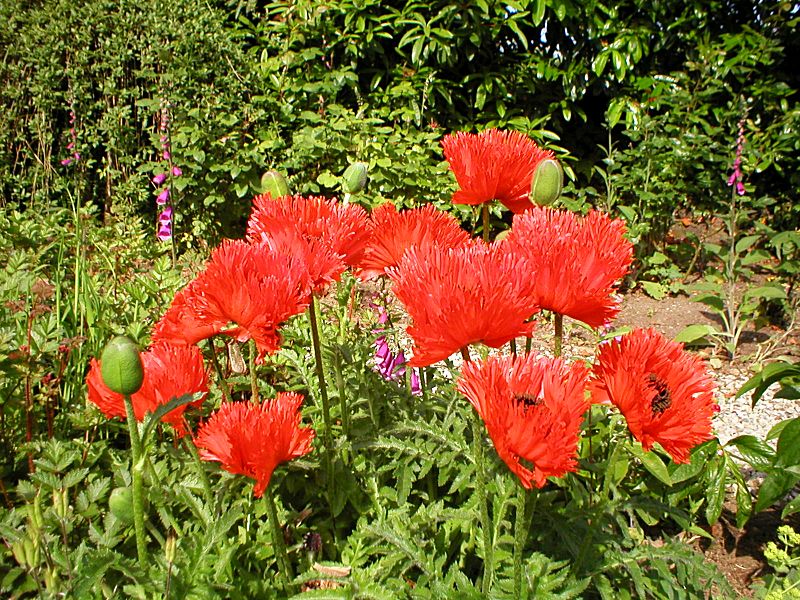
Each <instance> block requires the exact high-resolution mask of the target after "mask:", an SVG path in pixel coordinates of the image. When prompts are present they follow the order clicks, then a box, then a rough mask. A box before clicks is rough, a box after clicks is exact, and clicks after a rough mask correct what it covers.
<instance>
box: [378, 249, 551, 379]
mask: <svg viewBox="0 0 800 600" xmlns="http://www.w3.org/2000/svg"><path fill="white" fill-rule="evenodd" d="M521 268H522V267H521V266H520V262H519V260H518V259H517V258H515V257H514V256H511V255H510V254H501V253H499V252H498V251H497V249H496V248H495V247H490V246H487V245H486V244H484V243H483V242H480V241H478V240H476V241H474V242H472V243H470V244H468V245H465V246H461V247H457V248H443V247H441V246H439V245H437V244H433V245H427V246H419V247H417V246H414V247H411V248H409V249H408V250H407V251H406V253H405V255H404V256H403V258H402V260H401V261H400V264H399V265H398V266H397V267H393V268H390V269H388V270H387V273H388V274H389V277H391V279H392V281H393V283H394V285H393V291H394V294H395V295H396V296H397V298H398V299H399V300H400V302H402V303H403V304H404V305H405V308H406V311H407V312H408V314H409V316H410V317H411V319H412V321H413V323H412V325H410V326H409V327H408V328H407V331H408V333H409V335H410V336H411V337H412V338H413V340H414V356H413V358H412V359H411V360H410V361H409V364H410V365H411V366H412V367H424V366H428V365H432V364H433V363H435V362H438V361H440V360H443V359H445V358H447V357H448V356H450V355H451V354H453V353H455V352H458V351H460V350H461V349H462V348H466V347H467V346H468V345H469V344H472V343H475V342H483V343H484V344H486V345H487V346H491V347H493V348H498V347H500V346H501V345H503V344H505V343H506V342H508V341H509V340H511V339H512V338H516V337H518V336H523V335H530V333H531V330H532V329H533V323H526V319H528V317H530V316H531V315H532V314H533V313H535V312H536V311H537V310H538V309H537V307H536V306H535V305H534V304H532V302H531V300H530V289H529V288H528V287H526V284H525V282H524V280H522V279H521V278H520V277H519V273H520V270H521Z"/></svg>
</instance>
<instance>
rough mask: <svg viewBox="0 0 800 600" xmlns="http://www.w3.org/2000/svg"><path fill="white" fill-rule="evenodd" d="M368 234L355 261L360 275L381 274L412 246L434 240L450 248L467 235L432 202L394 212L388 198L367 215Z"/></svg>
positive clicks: (367, 276) (467, 238)
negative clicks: (368, 217) (363, 248)
mask: <svg viewBox="0 0 800 600" xmlns="http://www.w3.org/2000/svg"><path fill="white" fill-rule="evenodd" d="M369 234H370V235H369V241H368V242H367V247H366V250H365V252H364V259H363V260H362V261H361V262H360V263H359V265H358V266H359V268H360V271H359V276H360V277H361V278H362V279H370V278H372V277H377V276H379V275H383V274H384V273H385V272H386V269H387V268H388V267H396V266H397V265H398V263H399V262H400V259H401V258H403V254H404V253H405V251H406V250H408V249H409V248H410V247H411V246H421V245H424V244H430V243H436V244H439V245H441V246H443V247H445V248H453V247H456V246H463V245H464V244H466V243H467V242H468V241H469V239H470V238H469V234H468V233H467V232H466V231H464V230H463V229H461V226H460V225H459V224H458V221H457V220H456V219H455V217H453V216H452V215H450V214H449V213H446V212H444V211H441V210H437V209H436V207H434V206H433V205H432V204H428V205H426V206H423V207H422V208H412V209H409V210H404V211H403V212H397V208H395V206H394V204H392V203H390V202H389V203H386V204H382V205H380V206H378V207H377V208H375V210H373V211H372V214H371V215H370V219H369Z"/></svg>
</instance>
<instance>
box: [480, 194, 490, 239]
mask: <svg viewBox="0 0 800 600" xmlns="http://www.w3.org/2000/svg"><path fill="white" fill-rule="evenodd" d="M481 216H482V217H483V241H484V242H486V243H487V244H488V243H489V227H490V225H489V205H488V204H487V203H485V202H484V203H483V205H482V206H481Z"/></svg>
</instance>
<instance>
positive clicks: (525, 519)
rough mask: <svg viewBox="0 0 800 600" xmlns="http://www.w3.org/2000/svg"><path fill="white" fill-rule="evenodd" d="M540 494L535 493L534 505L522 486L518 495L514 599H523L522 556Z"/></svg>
mask: <svg viewBox="0 0 800 600" xmlns="http://www.w3.org/2000/svg"><path fill="white" fill-rule="evenodd" d="M538 497H539V496H538V494H536V493H535V492H534V496H533V503H531V502H529V501H528V490H526V489H525V488H524V487H522V486H520V488H519V490H518V495H517V520H516V523H515V524H514V598H521V597H522V556H523V554H524V551H525V542H526V541H528V530H529V529H530V522H531V515H532V513H533V505H535V503H536V499H537V498H538Z"/></svg>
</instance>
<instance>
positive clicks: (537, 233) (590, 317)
mask: <svg viewBox="0 0 800 600" xmlns="http://www.w3.org/2000/svg"><path fill="white" fill-rule="evenodd" d="M624 233H625V224H624V223H623V222H622V221H620V220H619V219H613V220H612V219H610V218H609V217H608V215H606V214H603V213H600V212H597V211H590V212H589V214H588V215H587V216H586V217H583V218H581V217H578V216H576V215H575V214H574V213H572V212H570V211H558V210H554V209H551V208H542V207H535V208H533V209H531V210H529V211H527V212H526V213H524V214H521V215H515V216H514V222H513V225H512V227H511V231H510V232H509V234H508V236H507V237H506V238H505V240H503V242H502V247H503V248H505V249H506V250H507V251H509V252H511V253H512V254H516V255H518V256H520V257H522V258H524V259H525V260H526V262H527V263H528V268H527V269H526V270H525V273H526V274H527V276H528V277H529V278H530V280H531V285H532V286H533V288H534V292H533V293H534V297H535V299H536V302H537V303H538V304H539V306H541V307H542V308H545V309H548V310H552V311H553V312H557V313H559V314H562V315H567V316H569V317H572V318H573V319H576V320H578V321H583V322H584V323H586V324H587V325H589V326H591V327H600V326H602V325H606V324H608V323H609V322H610V321H611V319H613V318H614V317H615V316H616V315H617V313H618V312H619V300H618V298H617V296H616V293H615V292H616V286H617V284H618V282H619V280H620V279H622V277H624V276H625V274H626V273H627V272H628V269H629V268H630V264H631V261H632V260H633V245H632V244H631V243H630V242H629V241H628V240H627V239H625V237H624Z"/></svg>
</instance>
